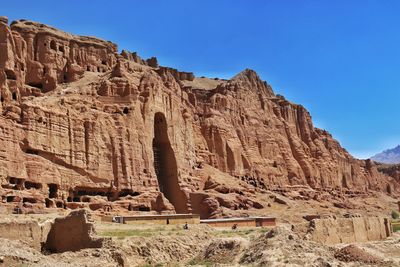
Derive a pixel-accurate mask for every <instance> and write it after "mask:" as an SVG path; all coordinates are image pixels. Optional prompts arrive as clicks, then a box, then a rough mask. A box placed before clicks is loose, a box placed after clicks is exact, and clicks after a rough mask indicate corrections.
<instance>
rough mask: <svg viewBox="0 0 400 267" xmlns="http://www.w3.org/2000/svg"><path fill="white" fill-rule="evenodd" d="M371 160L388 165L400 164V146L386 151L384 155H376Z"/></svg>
mask: <svg viewBox="0 0 400 267" xmlns="http://www.w3.org/2000/svg"><path fill="white" fill-rule="evenodd" d="M371 159H372V160H374V161H377V162H381V163H387V164H397V163H400V145H398V146H397V147H395V148H392V149H388V150H385V151H383V152H382V153H379V154H376V155H375V156H373V157H371Z"/></svg>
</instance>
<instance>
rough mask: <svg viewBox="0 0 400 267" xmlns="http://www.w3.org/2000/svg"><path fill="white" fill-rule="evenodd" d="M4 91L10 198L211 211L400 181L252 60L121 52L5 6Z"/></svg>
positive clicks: (2, 172) (1, 43) (1, 36)
mask: <svg viewBox="0 0 400 267" xmlns="http://www.w3.org/2000/svg"><path fill="white" fill-rule="evenodd" d="M203 85H204V86H203ZM0 93H1V103H0V112H1V116H0V180H1V186H2V188H1V191H0V194H1V196H2V200H3V203H4V204H3V205H4V206H5V207H7V208H8V209H9V211H12V210H13V209H14V208H16V207H18V205H19V206H20V207H19V210H22V211H23V212H30V211H34V212H35V211H37V210H40V209H44V208H45V207H47V208H54V209H56V208H80V207H88V208H91V209H92V210H98V211H100V212H110V211H115V210H126V211H155V212H179V213H186V212H194V213H200V214H201V215H202V217H203V218H207V217H218V216H222V215H223V214H224V212H223V211H224V210H226V209H228V210H243V209H259V208H263V207H264V206H263V204H262V203H259V202H258V201H257V199H255V194H254V193H255V192H264V191H263V190H275V191H279V190H281V189H282V188H286V189H287V188H290V187H296V186H297V187H298V186H300V187H302V188H312V189H314V190H317V191H324V192H328V193H331V192H335V194H336V193H337V192H340V194H346V193H349V194H368V192H370V191H382V192H386V193H387V194H392V195H394V196H396V195H397V196H398V194H399V190H400V188H399V181H398V180H396V179H394V178H392V177H389V176H386V175H384V174H381V173H379V172H377V170H376V167H375V166H374V163H373V162H370V161H360V160H356V159H354V158H353V157H352V156H351V155H350V154H349V153H347V151H346V150H345V149H343V148H342V147H341V146H340V144H339V143H338V142H337V141H336V140H334V139H333V138H332V136H331V135H330V134H329V133H327V132H326V131H324V130H321V129H317V128H315V127H314V126H313V124H312V120H311V116H310V114H309V113H308V112H307V110H306V109H305V108H304V107H302V106H301V105H297V104H293V103H291V102H289V101H287V100H285V98H284V97H282V96H279V95H275V94H274V92H273V90H272V88H271V86H269V85H268V84H267V83H266V82H264V81H262V80H261V79H260V78H259V77H258V75H257V74H256V73H255V72H254V71H252V70H248V69H246V70H244V71H243V72H241V73H239V74H238V75H236V76H235V77H233V78H232V79H230V80H217V79H214V80H211V79H206V78H199V79H198V78H195V77H194V75H193V73H190V72H180V71H178V70H175V69H172V68H168V67H162V66H159V64H158V62H157V60H156V59H155V58H151V59H149V60H143V59H141V58H140V57H139V56H138V55H137V54H136V53H131V52H127V51H123V52H122V53H121V54H118V53H117V46H116V45H115V44H113V43H111V42H107V41H103V40H100V39H97V38H93V37H84V36H75V35H72V34H68V33H65V32H62V31H60V30H57V29H54V28H52V27H49V26H46V25H43V24H40V23H35V22H31V21H25V20H19V21H14V22H12V23H11V24H10V25H8V24H7V19H6V18H3V19H0ZM221 177H224V179H225V178H226V177H228V178H229V179H230V181H233V182H230V184H228V186H226V185H224V184H221V183H220V182H219V180H220V179H221ZM236 183H237V184H236ZM228 195H229V197H227V196H228Z"/></svg>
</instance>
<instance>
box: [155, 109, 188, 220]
mask: <svg viewBox="0 0 400 267" xmlns="http://www.w3.org/2000/svg"><path fill="white" fill-rule="evenodd" d="M153 155H154V170H155V172H156V175H157V180H158V184H159V187H160V191H161V192H162V193H163V194H164V195H165V197H166V198H167V199H168V200H169V202H171V204H172V205H173V206H174V207H175V211H176V212H177V213H187V212H188V209H187V199H186V196H185V194H184V193H183V191H182V190H181V188H180V187H179V183H178V168H177V164H176V159H175V154H174V151H173V149H172V147H171V143H170V141H169V138H168V126H167V120H166V118H165V115H164V114H163V113H161V112H158V113H156V114H155V115H154V138H153Z"/></svg>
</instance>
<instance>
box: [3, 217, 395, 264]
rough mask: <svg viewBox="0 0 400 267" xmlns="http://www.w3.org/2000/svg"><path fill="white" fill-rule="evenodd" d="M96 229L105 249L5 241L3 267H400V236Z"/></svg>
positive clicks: (285, 227)
mask: <svg viewBox="0 0 400 267" xmlns="http://www.w3.org/2000/svg"><path fill="white" fill-rule="evenodd" d="M22 216H25V215H22ZM51 216H52V215H44V218H41V220H43V219H47V218H49V217H51ZM30 217H32V215H30ZM33 217H34V218H40V216H39V215H34V216H33ZM95 228H96V232H97V235H98V236H102V237H108V238H110V239H109V240H108V241H107V242H106V243H105V245H104V246H103V247H102V248H98V249H83V250H80V251H78V252H65V253H59V254H47V253H42V252H40V251H37V250H34V249H32V248H30V247H29V246H28V245H27V244H23V243H22V242H21V241H11V240H6V239H1V240H0V266H96V267H98V266H102V267H108V266H142V267H144V266H400V232H398V233H395V234H394V235H393V236H392V237H390V238H388V239H387V240H384V241H376V242H368V243H359V244H353V245H351V246H349V245H348V244H340V245H335V246H324V245H321V244H317V243H314V242H312V241H309V240H307V239H305V238H304V236H303V235H302V234H301V233H300V232H297V231H296V230H295V229H296V227H292V225H291V224H287V223H280V224H279V225H278V226H277V227H275V228H269V229H267V228H242V227H240V228H238V229H237V230H232V229H229V228H219V229H217V228H212V227H210V226H208V225H189V230H184V229H183V227H182V225H152V224H143V225H127V224H126V225H121V224H116V223H105V222H95ZM292 229H293V230H292Z"/></svg>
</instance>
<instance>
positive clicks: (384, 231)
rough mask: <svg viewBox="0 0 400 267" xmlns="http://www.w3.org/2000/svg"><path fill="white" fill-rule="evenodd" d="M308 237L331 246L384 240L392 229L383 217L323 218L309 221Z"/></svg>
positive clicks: (387, 220) (390, 233)
mask: <svg viewBox="0 0 400 267" xmlns="http://www.w3.org/2000/svg"><path fill="white" fill-rule="evenodd" d="M308 235H309V237H310V239H311V240H313V241H315V242H318V243H322V244H326V245H333V244H338V243H354V242H366V241H374V240H382V239H386V238H387V237H389V236H391V235H392V229H391V226H390V221H389V219H388V218H384V217H360V216H357V217H349V218H323V219H313V220H311V221H310V224H309V228H308Z"/></svg>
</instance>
